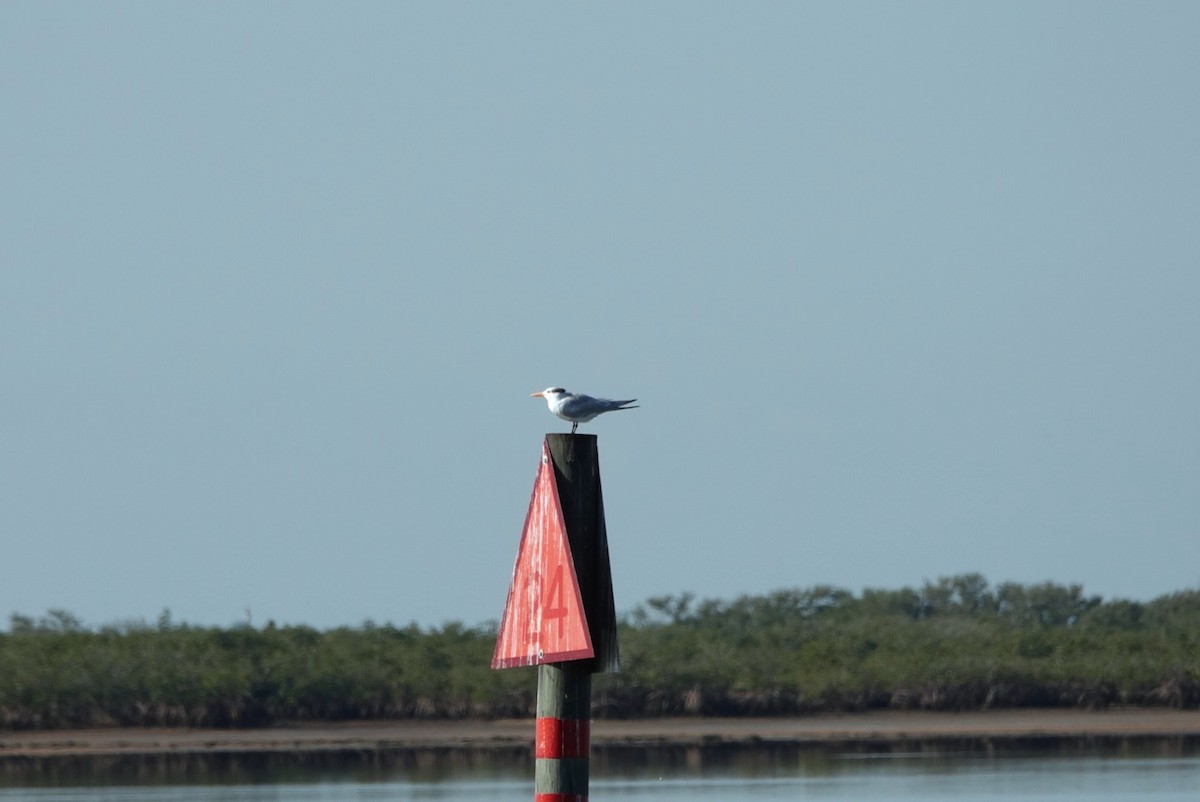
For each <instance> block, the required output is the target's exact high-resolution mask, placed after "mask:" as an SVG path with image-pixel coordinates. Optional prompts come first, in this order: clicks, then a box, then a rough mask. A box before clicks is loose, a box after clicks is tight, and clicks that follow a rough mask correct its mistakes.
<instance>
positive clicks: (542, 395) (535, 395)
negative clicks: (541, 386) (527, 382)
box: [529, 390, 546, 398]
mask: <svg viewBox="0 0 1200 802" xmlns="http://www.w3.org/2000/svg"><path fill="white" fill-rule="evenodd" d="M529 397H530V398H545V397H546V393H545V392H543V391H541V390H538V391H537V392H536V393H530V394H529Z"/></svg>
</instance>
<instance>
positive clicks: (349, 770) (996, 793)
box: [0, 739, 1200, 802]
mask: <svg viewBox="0 0 1200 802" xmlns="http://www.w3.org/2000/svg"><path fill="white" fill-rule="evenodd" d="M532 776H533V762H532V760H531V759H530V758H529V756H528V754H527V752H526V751H524V750H499V751H495V752H479V751H473V752H457V751H454V750H441V751H425V752H422V751H410V752H396V753H388V754H382V755H381V754H349V755H307V756H287V755H283V756H281V755H233V756H224V757H222V756H208V757H206V758H202V759H185V758H180V757H170V758H166V757H160V758H154V757H132V758H96V759H80V760H61V759H60V760H53V761H51V760H47V761H7V762H5V763H3V764H0V802H18V800H19V801H20V802H26V800H28V802H82V800H95V801H96V802H218V801H220V802H224V801H225V800H231V801H236V802H351V801H352V800H440V801H441V802H468V800H470V802H477V801H478V800H484V799H486V800H489V801H492V800H494V801H496V802H509V801H510V800H511V802H517V800H522V801H523V802H528V800H531V799H532V798H533V782H532ZM590 798H591V799H593V800H597V802H602V801H603V800H605V799H613V800H622V802H639V801H640V800H647V801H649V800H654V802H683V801H684V800H697V799H699V800H712V801H713V802H717V801H718V800H720V801H721V802H737V801H738V800H761V801H764V802H765V801H766V800H856V802H875V800H889V801H890V802H916V800H931V799H932V800H950V799H954V800H966V802H1009V801H1010V800H1022V802H1029V801H1030V800H1048V801H1052V802H1065V801H1066V800H1104V801H1105V802H1118V800H1119V801H1120V802H1126V801H1127V802H1142V801H1143V800H1145V801H1146V802H1185V801H1186V802H1197V800H1200V739H1170V740H1153V741H1118V740H1111V741H1095V740H1091V741H1086V742H1070V743H1063V742H1044V743H1031V742H1026V743H1022V744H1004V745H1002V746H999V747H997V746H995V745H990V744H987V743H986V742H981V743H972V744H966V745H964V744H946V743H940V744H939V743H931V742H923V743H918V744H908V745H904V744H899V745H897V744H891V745H876V746H875V747H871V746H869V745H855V746H843V747H841V748H839V747H837V746H821V747H812V746H805V747H799V746H790V747H755V748H748V747H728V746H714V747H694V748H655V749H632V748H622V749H611V748H610V749H603V750H596V751H595V753H594V755H593V759H592V780H591V794H590Z"/></svg>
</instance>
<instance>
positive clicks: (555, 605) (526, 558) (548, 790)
mask: <svg viewBox="0 0 1200 802" xmlns="http://www.w3.org/2000/svg"><path fill="white" fill-rule="evenodd" d="M542 454H543V457H542V465H541V466H540V468H539V471H538V478H537V481H536V482H535V484H534V492H533V497H532V499H531V500H530V504H529V514H528V516H527V518H526V521H525V529H524V531H523V533H522V536H521V545H520V547H519V549H518V553H517V562H516V565H515V566H514V568H513V580H512V584H511V585H510V587H509V592H508V602H507V604H506V606H505V611H504V618H503V620H502V621H501V624H500V632H499V634H498V637H497V639H496V651H495V654H494V656H493V658H492V667H493V668H508V667H512V666H522V665H537V666H538V690H537V722H536V724H535V734H536V737H535V757H536V768H535V776H534V800H535V802H586V800H587V796H588V758H589V750H590V745H591V691H592V676H591V675H592V674H593V673H595V672H598V671H617V670H619V669H620V655H619V649H618V645H617V618H616V610H615V604H614V601H613V590H612V569H611V566H610V563H609V558H608V534H607V531H606V530H605V525H604V500H603V497H602V494H601V490H600V461H599V457H598V453H597V448H596V437H595V435H582V434H576V435H570V434H548V435H546V439H545V442H544V443H543V448H542ZM564 564H565V565H564ZM568 584H569V587H567V585H568Z"/></svg>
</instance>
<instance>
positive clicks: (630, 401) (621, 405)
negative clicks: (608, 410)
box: [617, 398, 638, 409]
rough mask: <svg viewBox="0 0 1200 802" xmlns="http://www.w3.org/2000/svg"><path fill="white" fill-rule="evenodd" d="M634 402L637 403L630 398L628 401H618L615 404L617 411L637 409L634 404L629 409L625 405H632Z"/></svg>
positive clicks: (634, 399)
mask: <svg viewBox="0 0 1200 802" xmlns="http://www.w3.org/2000/svg"><path fill="white" fill-rule="evenodd" d="M634 401H637V399H636V398H631V399H629V400H628V401H618V402H617V409H637V408H638V407H637V405H636V404H634V406H632V407H630V406H626V404H633V402H634Z"/></svg>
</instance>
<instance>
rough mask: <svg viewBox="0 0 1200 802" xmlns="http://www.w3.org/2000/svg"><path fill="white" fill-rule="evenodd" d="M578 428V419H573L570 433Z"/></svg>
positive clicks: (573, 432)
mask: <svg viewBox="0 0 1200 802" xmlns="http://www.w3.org/2000/svg"><path fill="white" fill-rule="evenodd" d="M578 428H579V421H575V422H574V423H572V424H571V434H575V430H576V429H578Z"/></svg>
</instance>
